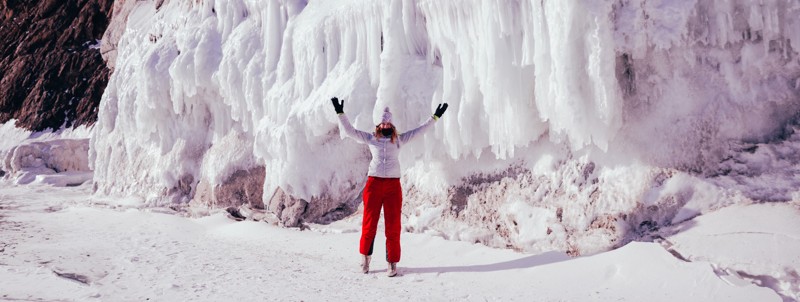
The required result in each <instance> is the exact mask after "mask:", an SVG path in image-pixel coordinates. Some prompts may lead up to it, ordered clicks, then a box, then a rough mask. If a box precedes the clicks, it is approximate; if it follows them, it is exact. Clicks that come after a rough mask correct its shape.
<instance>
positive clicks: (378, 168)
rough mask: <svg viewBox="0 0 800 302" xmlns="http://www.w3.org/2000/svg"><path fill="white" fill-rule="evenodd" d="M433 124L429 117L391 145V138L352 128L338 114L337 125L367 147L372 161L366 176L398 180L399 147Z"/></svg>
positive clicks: (348, 121) (348, 122)
mask: <svg viewBox="0 0 800 302" xmlns="http://www.w3.org/2000/svg"><path fill="white" fill-rule="evenodd" d="M435 122H436V119H434V118H433V117H431V118H430V119H429V120H428V121H426V122H425V123H424V124H422V125H420V126H419V127H417V128H416V129H414V130H411V131H408V132H405V133H402V134H400V135H398V136H397V138H398V140H397V141H396V142H395V143H394V144H393V143H392V140H391V138H388V137H380V138H378V137H375V135H374V134H372V133H368V132H364V131H361V130H357V129H355V128H353V124H351V123H350V120H349V119H348V118H347V116H346V115H344V114H339V125H340V126H341V127H342V128H344V133H346V134H347V136H349V137H352V138H353V139H355V140H356V141H358V142H360V143H364V144H367V145H368V146H369V152H370V153H372V161H370V163H369V173H367V175H368V176H375V177H381V178H400V161H399V160H398V159H397V154H398V151H400V145H401V144H405V143H407V142H408V141H410V140H411V139H412V138H414V137H416V136H417V135H419V134H421V133H423V132H425V130H428V128H430V127H431V125H433V124H434V123H435Z"/></svg>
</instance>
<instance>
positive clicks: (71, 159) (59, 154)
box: [0, 120, 93, 187]
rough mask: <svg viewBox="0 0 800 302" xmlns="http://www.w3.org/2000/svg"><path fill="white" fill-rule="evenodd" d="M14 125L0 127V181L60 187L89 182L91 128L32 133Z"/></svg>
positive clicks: (10, 123) (8, 123)
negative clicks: (0, 141)
mask: <svg viewBox="0 0 800 302" xmlns="http://www.w3.org/2000/svg"><path fill="white" fill-rule="evenodd" d="M16 122H17V121H16V120H10V121H8V122H6V123H4V124H2V125H0V140H2V143H0V179H7V180H11V181H13V182H14V183H16V184H30V183H32V182H37V183H46V184H50V185H55V186H62V187H63V186H77V185H80V184H83V183H84V182H86V181H89V180H91V179H92V175H93V174H92V171H91V170H90V169H89V159H88V152H89V139H88V136H89V133H90V132H91V128H87V127H85V126H81V127H76V128H70V129H61V130H58V131H52V130H50V129H47V130H45V131H39V132H31V131H28V130H24V129H20V128H17V127H16Z"/></svg>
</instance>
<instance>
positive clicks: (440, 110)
mask: <svg viewBox="0 0 800 302" xmlns="http://www.w3.org/2000/svg"><path fill="white" fill-rule="evenodd" d="M445 111H447V103H442V104H439V106H438V107H436V112H435V113H434V114H433V116H435V117H436V118H437V119H439V118H441V117H442V114H444V112H445Z"/></svg>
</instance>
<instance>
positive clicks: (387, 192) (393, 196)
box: [359, 176, 403, 262]
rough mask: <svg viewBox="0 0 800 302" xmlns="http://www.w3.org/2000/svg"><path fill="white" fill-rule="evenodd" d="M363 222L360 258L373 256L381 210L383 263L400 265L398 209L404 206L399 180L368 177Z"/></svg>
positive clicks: (365, 188)
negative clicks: (384, 235)
mask: <svg viewBox="0 0 800 302" xmlns="http://www.w3.org/2000/svg"><path fill="white" fill-rule="evenodd" d="M363 196H364V220H363V222H362V224H361V244H360V245H359V252H361V254H362V255H372V246H373V245H374V243H375V233H376V232H377V230H378V219H379V218H380V216H381V207H383V218H384V222H385V225H386V261H387V262H400V210H401V208H402V204H403V191H402V189H401V188H400V179H399V178H380V177H373V176H370V177H369V178H368V179H367V185H366V186H365V187H364V194H363Z"/></svg>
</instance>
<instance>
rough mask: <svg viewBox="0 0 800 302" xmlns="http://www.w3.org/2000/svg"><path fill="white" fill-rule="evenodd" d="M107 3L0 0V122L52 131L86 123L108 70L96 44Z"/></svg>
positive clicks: (104, 23) (109, 3)
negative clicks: (10, 122) (1, 41)
mask: <svg viewBox="0 0 800 302" xmlns="http://www.w3.org/2000/svg"><path fill="white" fill-rule="evenodd" d="M112 5H113V1H108V0H43V1H31V0H0V33H2V39H3V43H0V71H2V73H0V122H6V121H8V120H10V119H17V127H23V128H27V129H30V130H43V129H46V128H53V129H57V128H60V127H61V126H62V125H63V126H66V127H71V126H77V125H86V124H92V123H94V122H95V121H96V120H97V106H98V104H99V103H100V98H101V96H102V94H103V90H104V89H105V87H106V85H107V83H108V77H109V70H108V68H107V67H106V65H105V62H104V61H103V59H102V57H101V55H100V50H99V45H98V42H97V40H99V39H101V37H102V36H103V33H104V32H105V30H106V27H107V26H108V22H109V18H110V16H111V10H112Z"/></svg>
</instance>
